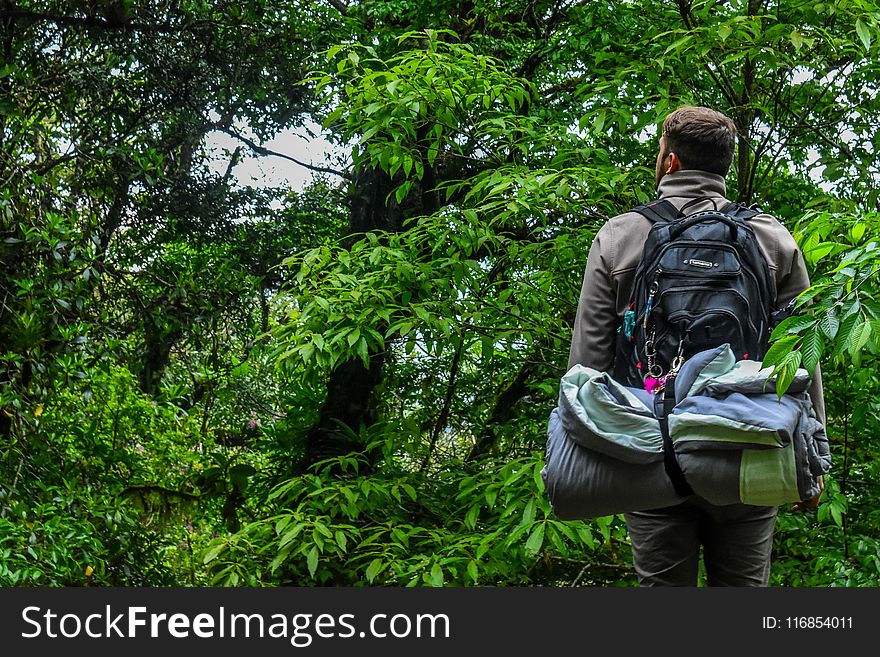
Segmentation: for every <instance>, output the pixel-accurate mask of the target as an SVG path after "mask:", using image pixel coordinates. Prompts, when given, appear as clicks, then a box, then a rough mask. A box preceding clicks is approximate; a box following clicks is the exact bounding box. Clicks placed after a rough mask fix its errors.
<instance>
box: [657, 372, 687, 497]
mask: <svg viewBox="0 0 880 657" xmlns="http://www.w3.org/2000/svg"><path fill="white" fill-rule="evenodd" d="M673 408H675V378H674V377H670V378H668V379H667V380H666V387H665V388H664V390H663V394H662V396H661V395H657V396H656V397H654V415H656V416H657V419H658V420H659V422H660V433H661V435H662V436H663V467H664V469H665V470H666V476H667V477H669V480H670V481H671V482H672V487H673V488H674V489H675V492H676V493H677V494H678V495H680V496H681V497H687V496H688V495H693V494H694V489H693V488H691V485H690V484H689V483H688V482H687V479H685V476H684V472H682V471H681V466H680V465H679V464H678V459H677V458H675V450H674V449H673V448H672V437H671V436H670V435H669V414H670V413H671V412H672V409H673Z"/></svg>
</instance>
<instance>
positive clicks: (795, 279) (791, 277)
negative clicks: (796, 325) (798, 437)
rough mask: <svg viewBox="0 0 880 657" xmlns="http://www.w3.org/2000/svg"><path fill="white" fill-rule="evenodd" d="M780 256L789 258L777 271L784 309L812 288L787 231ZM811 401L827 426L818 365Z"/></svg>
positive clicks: (779, 299) (779, 305)
mask: <svg viewBox="0 0 880 657" xmlns="http://www.w3.org/2000/svg"><path fill="white" fill-rule="evenodd" d="M779 242H780V244H779V250H778V252H779V253H780V254H786V255H787V256H788V258H780V261H779V262H778V269H777V270H776V307H777V308H784V307H785V306H786V304H788V302H789V301H791V300H792V299H794V298H795V297H796V296H798V295H799V294H800V293H801V292H803V291H804V290H806V289H807V288H808V287H810V277H809V274H808V273H807V266H806V264H805V263H804V257H803V255H802V254H801V251H800V249H799V248H798V245H797V242H795V241H794V238H793V237H792V236H791V233H789V232H788V231H787V230H784V229H783V231H782V234H781V236H780V238H779ZM809 392H810V399H811V400H812V402H813V409H814V410H815V411H816V418H817V419H818V420H819V422H821V423H822V426H825V397H824V392H823V390H822V369H821V368H820V367H819V366H818V365H817V366H816V370H815V371H814V372H813V378H812V381H811V383H810V391H809Z"/></svg>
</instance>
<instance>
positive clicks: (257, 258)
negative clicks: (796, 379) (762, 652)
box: [0, 0, 880, 586]
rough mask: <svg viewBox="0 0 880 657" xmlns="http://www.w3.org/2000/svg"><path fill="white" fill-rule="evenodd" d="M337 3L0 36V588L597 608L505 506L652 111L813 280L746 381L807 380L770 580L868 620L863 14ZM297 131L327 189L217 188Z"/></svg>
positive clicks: (602, 568)
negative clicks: (429, 598) (858, 606)
mask: <svg viewBox="0 0 880 657" xmlns="http://www.w3.org/2000/svg"><path fill="white" fill-rule="evenodd" d="M19 4H22V3H19ZM24 4H26V3H24ZM86 4H88V3H86ZM347 4H348V8H347V10H346V11H344V12H343V11H341V10H340V7H341V4H340V3H335V2H332V3H306V2H300V1H299V0H291V1H289V2H281V3H277V2H276V3H267V2H265V1H264V0H246V1H244V2H237V3H125V9H126V11H125V12H123V13H122V14H119V15H117V14H114V13H112V12H109V13H101V12H96V11H94V10H93V9H91V8H89V7H86V6H85V4H83V3H63V2H57V1H56V0H50V1H47V2H43V3H41V5H40V11H39V12H35V11H31V10H30V9H28V8H25V7H16V8H15V10H14V12H13V13H12V14H10V12H11V11H13V10H10V9H8V8H5V9H0V26H2V27H0V30H2V34H3V39H4V44H5V48H6V49H5V51H4V53H5V55H6V60H5V61H4V63H3V66H2V68H0V90H2V93H0V137H2V140H3V158H0V318H2V321H0V343H2V345H3V346H2V348H0V481H2V482H3V484H2V488H0V584H3V585H51V586H62V585H85V584H96V585H166V584H174V585H198V584H208V583H216V584H223V585H232V586H244V585H252V586H277V585H283V584H299V585H325V584H344V585H354V586H369V585H374V586H375V585H394V586H441V585H442V586H449V585H462V586H470V585H570V584H593V585H631V584H633V582H634V578H633V573H632V571H631V568H630V567H629V564H628V554H627V550H628V546H627V538H626V533H625V528H624V525H623V522H622V520H621V518H603V519H598V520H596V521H593V522H589V523H577V522H562V521H559V520H557V519H555V518H554V517H553V516H552V513H551V512H550V509H549V507H548V506H547V501H546V495H545V493H544V491H543V489H542V487H541V482H540V479H539V477H538V476H537V475H538V472H539V470H540V467H541V464H542V458H541V456H542V450H543V447H544V436H545V431H546V420H547V416H548V413H549V411H550V409H551V408H552V405H553V404H554V403H555V398H556V392H557V386H558V380H559V376H560V375H561V373H562V370H563V368H564V366H565V362H566V355H567V351H568V343H569V340H570V330H571V328H570V327H571V324H572V314H573V311H574V308H575V304H576V301H577V295H578V289H579V285H580V282H581V277H582V274H583V268H584V263H585V261H586V254H587V251H588V249H589V246H590V243H591V240H592V238H593V236H594V234H595V231H596V229H597V228H598V227H599V226H600V225H601V224H602V222H603V221H604V220H605V219H606V218H607V217H608V216H611V215H613V214H617V213H618V212H619V211H621V210H622V209H625V208H627V207H631V206H632V205H635V204H636V203H638V202H642V201H645V200H647V199H649V198H651V196H652V193H653V192H652V189H651V184H652V182H653V160H654V157H655V155H656V137H657V125H658V123H659V122H660V121H661V120H662V118H663V117H664V116H665V115H666V114H667V113H668V111H669V110H670V109H671V108H674V107H676V106H678V105H680V104H682V103H686V102H687V103H700V104H708V105H712V106H715V107H717V108H719V109H721V110H723V111H726V112H728V113H729V114H730V115H731V116H732V117H733V119H734V121H735V123H736V126H737V131H738V148H739V156H738V158H737V159H736V162H735V165H734V171H733V172H732V175H731V190H732V192H731V195H734V196H736V197H737V199H738V200H741V201H747V202H752V201H760V203H761V204H762V205H763V206H765V207H766V208H767V209H768V210H769V211H772V212H774V213H775V214H776V215H777V216H779V217H780V218H781V219H782V220H783V221H784V222H785V223H786V225H789V226H791V227H792V228H793V230H794V232H795V233H796V237H797V239H798V242H799V244H800V245H801V248H802V251H803V255H804V257H805V259H806V262H807V265H808V266H809V268H810V270H811V276H812V280H813V286H812V287H811V288H810V290H809V291H807V292H806V293H805V294H804V295H802V297H801V300H800V304H799V306H798V307H797V309H796V312H795V315H794V317H792V318H791V319H788V320H786V321H785V322H783V323H782V324H781V325H780V326H779V327H778V328H777V329H776V331H775V332H774V335H773V339H774V343H773V346H772V348H771V350H770V352H769V353H768V355H767V358H766V359H765V364H766V365H771V366H773V367H775V368H776V373H777V377H778V389H779V390H782V389H784V388H785V387H786V385H787V384H788V382H789V381H790V380H791V377H792V376H793V375H794V372H795V371H796V369H797V368H798V367H804V368H806V369H808V370H812V369H814V367H815V366H816V365H821V367H822V369H823V372H824V373H825V389H826V406H827V408H828V432H829V436H830V439H831V441H832V450H833V456H834V469H833V470H832V472H831V474H830V475H829V477H828V478H827V479H828V480H827V492H826V493H825V495H824V497H823V500H822V503H821V504H820V506H819V509H818V510H817V511H816V512H815V513H812V512H811V513H809V514H806V515H793V514H788V513H786V512H783V513H782V515H781V517H780V520H779V532H778V535H777V545H776V548H777V549H776V563H775V567H774V575H773V577H774V580H773V581H774V583H775V584H778V585H794V586H803V585H821V586H826V585H834V586H837V585H840V586H871V585H876V582H877V581H878V577H877V573H878V559H877V554H878V552H877V543H876V538H875V537H876V533H877V529H876V528H877V527H878V524H880V518H878V517H877V513H876V512H875V510H874V509H875V507H876V504H874V503H873V502H874V501H875V500H876V499H877V497H878V494H880V490H877V487H876V485H875V483H874V482H876V481H880V477H878V475H880V473H878V472H876V470H877V467H876V463H877V460H876V459H875V458H874V455H875V454H876V453H877V449H878V448H880V445H876V444H875V442H876V441H875V440H874V436H880V408H878V405H877V402H876V399H875V398H876V391H877V389H878V384H880V381H878V379H877V375H876V374H875V370H876V367H875V365H876V358H877V346H878V336H880V333H878V330H880V305H878V300H877V298H876V297H877V293H878V291H877V284H876V282H875V279H876V273H877V266H878V256H877V253H878V247H877V244H878V243H880V240H878V230H877V226H878V222H877V211H878V207H880V206H878V203H880V196H878V194H880V192H878V190H880V186H878V185H877V184H876V182H877V179H878V176H880V171H878V169H877V166H878V165H877V161H876V157H875V153H876V152H877V149H878V147H880V141H878V139H880V137H878V133H877V131H876V129H875V127H876V124H877V121H878V119H880V96H878V94H877V93H875V92H876V87H877V69H876V64H875V62H876V56H877V48H878V43H880V39H878V38H877V26H878V23H880V7H878V6H877V4H876V3H874V2H871V1H869V0H850V1H849V2H845V3H842V2H841V3H826V2H819V3H801V2H787V1H785V2H777V3H774V4H772V5H768V4H766V3H754V2H749V3H745V2H734V3H708V2H690V3H656V2H644V1H638V2H628V3H613V2H590V3H574V4H571V3H568V4H565V3H563V4H560V3H558V2H555V1H554V0H537V1H533V2H531V1H530V2H524V1H520V0H515V1H513V2H505V3H497V2H476V3H466V4H464V5H463V4H462V3H456V2H449V1H448V0H430V1H429V2H415V1H414V0H370V1H369V2H362V3H347ZM312 122H317V123H320V124H322V126H323V128H322V129H323V136H325V137H326V138H327V139H329V140H330V141H331V142H333V143H334V144H336V145H338V146H339V147H340V148H342V149H347V151H348V155H347V157H343V158H340V161H338V162H334V163H332V164H330V163H325V164H326V166H324V165H317V164H312V165H309V166H310V167H311V168H312V169H318V170H319V171H318V172H319V173H320V174H321V177H320V178H318V177H316V178H315V179H314V180H313V182H312V183H311V184H310V185H308V186H306V187H305V188H303V189H302V190H301V191H294V190H290V189H286V188H284V187H281V188H271V187H266V186H258V187H249V186H246V185H242V184H239V183H238V182H237V180H236V176H235V174H236V173H237V172H238V171H239V170H240V169H239V167H241V166H243V162H244V161H246V160H247V159H248V158H249V157H250V156H253V157H260V158H270V157H272V158H274V159H273V161H278V162H281V161H283V162H285V163H286V164H288V165H289V166H297V167H299V166H300V164H297V162H298V160H299V159H300V158H299V156H297V155H296V154H295V153H291V152H286V151H285V149H286V147H281V146H278V147H273V146H271V143H272V142H270V140H272V139H273V138H275V137H277V136H281V135H282V134H283V133H284V132H285V131H293V130H295V131H297V132H304V131H308V130H309V127H308V126H309V125H311V124H312ZM218 135H222V136H223V137H224V138H228V139H230V140H231V144H232V145H231V146H230V147H229V150H228V151H225V152H223V151H222V149H212V148H210V147H209V145H210V144H211V143H212V142H213V141H215V140H216V137H217V136H218ZM277 143H279V144H280V143H283V140H279V141H278V142H277ZM276 148H278V149H281V150H282V151H285V152H282V153H280V155H281V158H276V157H275V156H273V155H272V153H273V152H274V151H275V149H276ZM264 161H268V160H267V159H266V160H264ZM316 173H317V172H316ZM856 437H858V439H856ZM352 450H353V451H352Z"/></svg>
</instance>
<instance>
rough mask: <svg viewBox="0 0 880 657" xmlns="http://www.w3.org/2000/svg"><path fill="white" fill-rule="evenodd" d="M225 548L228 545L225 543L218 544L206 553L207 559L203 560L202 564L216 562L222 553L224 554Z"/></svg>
mask: <svg viewBox="0 0 880 657" xmlns="http://www.w3.org/2000/svg"><path fill="white" fill-rule="evenodd" d="M225 547H226V545H225V544H224V543H218V544H217V545H215V546H214V547H212V548H211V549H210V550H208V551H207V552H205V557H204V559H203V560H202V563H205V564H207V563H210V562H212V561H214V559H216V558H217V557H218V556H219V555H220V553H221V552H223V548H225Z"/></svg>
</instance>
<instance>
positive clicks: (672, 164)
mask: <svg viewBox="0 0 880 657" xmlns="http://www.w3.org/2000/svg"><path fill="white" fill-rule="evenodd" d="M665 164H666V173H673V172H675V171H679V170H680V169H681V160H679V159H678V155H676V154H675V152H674V151H670V152H669V154H668V155H667V156H666V163H665Z"/></svg>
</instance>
